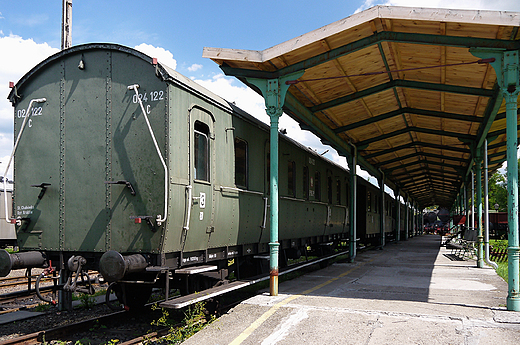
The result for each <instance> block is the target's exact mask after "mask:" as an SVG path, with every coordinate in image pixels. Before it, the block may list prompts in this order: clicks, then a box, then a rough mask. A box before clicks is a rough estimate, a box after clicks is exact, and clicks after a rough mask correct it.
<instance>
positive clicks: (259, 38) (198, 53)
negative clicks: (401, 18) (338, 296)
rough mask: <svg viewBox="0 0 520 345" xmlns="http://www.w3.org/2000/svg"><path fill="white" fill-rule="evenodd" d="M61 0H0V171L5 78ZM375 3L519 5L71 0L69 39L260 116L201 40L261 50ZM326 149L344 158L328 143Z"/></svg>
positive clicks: (5, 155) (463, 4) (506, 3)
mask: <svg viewBox="0 0 520 345" xmlns="http://www.w3.org/2000/svg"><path fill="white" fill-rule="evenodd" d="M61 4H62V0H53V1H42V0H38V1H30V0H17V1H14V0H0V162H1V163H0V175H4V171H5V163H6V162H7V161H8V159H9V155H10V153H11V151H12V146H13V120H12V119H13V109H12V107H11V104H10V103H9V102H8V101H7V95H8V94H9V88H8V84H9V81H13V82H16V81H18V79H20V78H21V77H22V76H23V75H24V74H25V73H26V72H28V71H29V70H30V69H31V68H32V67H33V66H34V65H36V64H37V63H38V62H40V61H42V60H43V59H45V58H46V57H48V56H49V55H51V54H54V53H56V52H57V51H58V50H59V48H60V34H61V33H60V26H61ZM377 4H385V5H396V6H415V7H443V8H464V9H491V10H509V11H516V12H520V1H519V0H496V1H489V0H486V1H484V0H388V1H377V0H364V1H363V0H353V1H346V0H321V1H316V0H314V1H309V0H287V1H283V0H281V1H280V0H277V1H271V0H264V1H255V2H252V1H243V0H242V1H222V0H221V1H214V0H213V1H209V0H192V1H176V0H170V1H160V0H155V1H146V2H145V1H135V0H126V1H116V0H114V1H107V0H104V1H98V0H89V1H87V0H73V8H72V44H73V45H77V44H83V43H92V42H111V43H118V44H122V45H126V46H130V47H136V48H138V49H140V50H143V51H144V52H146V53H148V55H150V56H153V57H157V58H158V59H159V60H160V61H161V62H163V63H165V64H167V65H169V66H170V67H172V68H175V69H176V70H177V71H179V72H180V73H182V74H184V75H186V76H187V77H190V78H192V79H194V80H196V81H197V82H199V83H200V84H202V85H203V86H205V87H207V88H209V89H210V90H212V91H213V92H215V93H217V94H219V95H220V96H222V97H224V98H225V99H227V100H229V101H235V102H236V103H237V105H239V106H240V107H242V108H244V109H245V110H246V111H249V112H250V113H252V114H253V115H255V116H257V117H259V118H260V119H261V120H263V121H267V115H265V113H264V111H263V100H262V99H261V98H260V97H259V96H258V95H256V94H255V93H254V92H252V91H251V90H249V89H247V88H246V87H245V86H244V85H243V84H241V83H240V82H239V81H238V80H235V79H234V78H228V77H224V76H223V75H222V73H221V71H220V69H219V68H218V66H217V65H216V64H215V63H214V62H213V61H211V60H208V59H204V58H202V49H203V47H206V46H207V47H218V48H237V49H252V50H263V49H266V48H269V47H271V46H274V45H277V44H279V43H282V42H284V41H287V40H289V39H292V38H294V37H297V36H299V35H302V34H305V33H307V32H309V31H312V30H315V29H318V28H320V27H322V26H324V25H327V24H330V23H333V22H335V21H337V20H340V19H343V18H345V17H348V16H350V15H352V14H354V13H355V12H357V11H361V10H364V9H367V8H369V7H372V6H374V5H377ZM281 127H286V128H288V133H289V136H292V137H293V138H294V139H296V140H298V141H300V142H303V143H304V144H305V145H307V146H310V147H313V148H315V149H316V150H318V151H319V152H323V151H325V149H326V148H325V147H323V145H321V143H320V142H319V140H317V139H316V138H314V137H313V136H312V135H311V134H309V133H307V132H301V131H300V130H299V129H298V128H297V126H296V124H295V123H294V122H291V120H290V119H288V116H286V115H285V116H284V117H282V121H281ZM327 156H328V158H330V159H333V160H335V161H337V162H339V163H340V164H344V161H342V160H340V158H339V157H338V156H337V154H336V153H335V152H334V150H331V151H329V153H328V154H327ZM8 176H10V177H11V176H12V175H11V174H10V173H9V174H8Z"/></svg>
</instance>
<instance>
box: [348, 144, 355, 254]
mask: <svg viewBox="0 0 520 345" xmlns="http://www.w3.org/2000/svg"><path fill="white" fill-rule="evenodd" d="M347 162H348V166H349V168H350V195H349V198H350V203H349V212H350V213H349V215H350V262H354V259H355V258H356V250H357V239H356V238H357V231H356V229H357V217H356V212H357V207H356V200H357V173H356V166H357V147H355V146H353V150H352V155H350V156H348V157H347Z"/></svg>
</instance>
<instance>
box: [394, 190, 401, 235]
mask: <svg viewBox="0 0 520 345" xmlns="http://www.w3.org/2000/svg"><path fill="white" fill-rule="evenodd" d="M394 193H395V207H396V216H395V223H396V224H395V231H396V234H395V240H396V241H398V242H399V241H400V240H401V201H400V200H399V188H397V189H396V190H395V192H394Z"/></svg>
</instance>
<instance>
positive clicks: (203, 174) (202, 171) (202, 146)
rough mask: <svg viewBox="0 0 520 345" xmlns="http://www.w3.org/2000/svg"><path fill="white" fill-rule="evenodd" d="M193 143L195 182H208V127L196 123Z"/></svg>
mask: <svg viewBox="0 0 520 345" xmlns="http://www.w3.org/2000/svg"><path fill="white" fill-rule="evenodd" d="M194 141H195V158H194V167H195V171H194V174H195V180H201V181H209V127H208V125H206V124H205V123H202V122H199V121H196V122H195V130H194Z"/></svg>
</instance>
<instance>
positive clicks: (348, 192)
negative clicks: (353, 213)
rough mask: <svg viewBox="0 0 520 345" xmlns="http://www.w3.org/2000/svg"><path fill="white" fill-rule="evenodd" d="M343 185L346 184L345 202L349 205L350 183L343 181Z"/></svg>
mask: <svg viewBox="0 0 520 345" xmlns="http://www.w3.org/2000/svg"><path fill="white" fill-rule="evenodd" d="M345 186H347V200H346V203H345V204H346V205H347V206H350V185H349V184H348V183H345Z"/></svg>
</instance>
